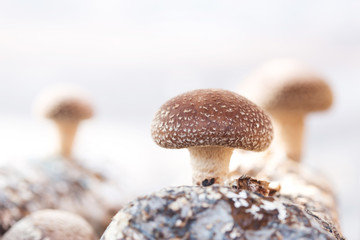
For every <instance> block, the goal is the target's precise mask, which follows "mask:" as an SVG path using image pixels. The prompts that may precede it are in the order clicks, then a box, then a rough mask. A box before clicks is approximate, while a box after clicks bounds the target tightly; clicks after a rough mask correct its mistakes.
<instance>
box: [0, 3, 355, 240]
mask: <svg viewBox="0 0 360 240" xmlns="http://www.w3.org/2000/svg"><path fill="white" fill-rule="evenodd" d="M359 8H360V3H359V2H358V1H350V0H345V1H341V2H338V1H325V0H321V1H299V2H296V3H291V4H289V1H286V0H276V1H275V2H274V1H271V2H270V1H266V0H260V1H246V2H245V1H241V2H240V1H239V2H229V3H227V4H223V3H222V2H219V1H190V0H185V1H181V2H172V1H155V2H152V1H145V0H142V1H141V0H140V1H126V2H124V1H115V0H106V1H101V2H97V1H85V0H77V1H68V0H66V1H61V2H54V1H40V0H34V1H21V0H16V1H2V2H1V3H0V13H1V14H0V22H1V33H0V34H1V37H0V53H1V54H0V66H1V67H0V79H1V87H0V133H1V138H0V146H2V148H1V151H0V161H1V162H2V163H5V162H16V161H17V160H18V159H25V158H29V157H33V158H34V157H39V156H41V155H45V156H48V155H49V152H52V150H53V149H54V147H55V146H56V142H55V140H56V138H55V137H53V136H52V135H55V131H54V129H53V127H52V126H51V125H50V123H48V122H47V121H42V120H38V119H33V118H32V116H31V113H30V111H29V109H30V106H31V102H32V100H33V99H34V98H35V96H36V95H37V94H38V93H39V91H40V90H41V89H42V88H44V87H45V86H49V85H51V84H57V83H59V82H60V83H61V82H63V81H66V82H68V83H73V84H77V85H80V86H83V87H85V88H86V89H87V91H88V92H89V94H90V95H91V96H93V97H94V99H93V101H94V102H95V103H96V104H97V107H96V109H97V118H96V119H90V120H88V121H86V122H84V123H83V124H82V125H83V127H81V128H80V129H79V134H78V136H77V139H76V141H77V142H76V144H77V146H76V148H74V149H73V150H74V151H73V156H74V157H76V158H77V159H86V160H87V161H89V163H90V161H92V160H93V161H96V160H97V159H108V160H110V161H112V162H114V163H115V164H118V165H119V166H120V167H119V168H117V169H118V171H120V170H121V172H120V173H118V175H119V176H122V177H123V178H124V179H125V182H124V186H125V188H126V189H127V190H130V189H134V188H135V189H137V190H138V192H139V193H149V192H153V191H156V190H158V189H159V188H161V187H162V186H165V185H180V184H184V181H189V182H188V184H190V183H191V169H190V166H189V164H188V163H187V162H186V161H184V159H188V152H187V150H178V151H172V150H167V149H162V148H159V147H158V146H156V144H154V143H153V141H152V139H151V136H150V133H149V123H150V122H151V119H152V118H153V114H154V112H155V111H156V110H157V108H158V107H159V106H160V105H161V104H162V103H164V102H165V101H166V100H167V99H170V98H171V97H172V96H175V95H177V94H180V93H182V92H186V91H189V90H193V89H198V88H223V89H229V90H233V91H236V90H238V85H239V82H240V81H241V80H242V79H244V78H245V77H246V76H247V75H248V73H249V72H250V71H251V70H252V69H255V68H257V67H258V66H260V65H261V64H262V63H264V62H266V61H268V60H270V59H274V58H279V57H290V58H295V59H299V60H301V61H303V62H305V63H307V64H309V65H311V66H312V67H313V68H314V69H316V71H318V72H320V73H322V74H323V75H324V76H325V77H326V79H328V81H329V85H330V86H331V87H332V89H333V91H334V95H335V96H336V103H335V104H334V106H333V107H332V108H331V110H330V111H329V112H328V113H327V114H325V115H321V116H318V115H316V114H312V115H310V116H309V117H308V119H307V120H308V121H307V129H306V134H307V136H306V141H305V142H304V144H305V145H304V149H306V151H304V152H303V156H302V162H303V163H306V164H307V165H311V166H312V167H314V168H317V169H321V170H322V172H324V173H325V174H326V175H327V176H328V177H329V178H334V181H333V182H332V186H333V187H335V188H336V195H337V197H338V198H339V203H340V209H339V210H340V213H341V215H340V217H341V222H342V228H343V232H344V235H345V236H347V237H348V238H349V239H359V238H360V229H359V228H358V223H359V222H360V206H359V204H358V203H359V202H360V193H359V191H356V190H354V189H359V187H360V186H359V185H360V180H359V176H360V172H359V171H360V166H359V164H360V162H359V161H358V156H359V153H358V149H359V148H360V145H359V141H358V135H359V134H358V131H356V129H358V127H357V126H358V122H359V121H360V112H359V111H358V110H357V109H359V102H360V96H359V94H358V88H359V81H358V79H359V75H360V73H359V69H360V54H359V49H360V41H359V34H358V31H357V29H359V23H360V15H359V14H358V9H359ZM329 136H331V137H329ZM339 139H343V141H341V142H340V141H339ZM135 142H136V144H134V143H135ZM233 157H234V158H235V159H236V158H237V156H236V152H235V153H234V156H233ZM169 159H171V161H169ZM232 161H233V160H232ZM235 162H236V161H235ZM159 165H160V166H162V167H158V166H159ZM176 171H181V172H183V174H181V175H180V174H179V175H178V174H173V173H174V172H176ZM164 179H167V181H166V182H164Z"/></svg>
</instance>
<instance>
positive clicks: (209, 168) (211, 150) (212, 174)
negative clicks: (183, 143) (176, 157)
mask: <svg viewBox="0 0 360 240" xmlns="http://www.w3.org/2000/svg"><path fill="white" fill-rule="evenodd" d="M188 149H189V152H190V158H191V166H192V170H193V175H192V179H193V184H195V185H200V186H209V185H212V184H214V183H218V184H223V183H224V182H225V181H226V180H227V178H228V174H229V163H230V158H231V155H232V153H233V150H234V149H233V148H228V147H219V146H206V147H190V148H188Z"/></svg>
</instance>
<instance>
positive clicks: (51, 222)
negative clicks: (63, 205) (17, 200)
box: [2, 209, 97, 240]
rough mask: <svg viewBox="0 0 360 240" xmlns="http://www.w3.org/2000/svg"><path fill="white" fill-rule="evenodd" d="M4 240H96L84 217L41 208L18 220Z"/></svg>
mask: <svg viewBox="0 0 360 240" xmlns="http://www.w3.org/2000/svg"><path fill="white" fill-rule="evenodd" d="M2 239H3V240H40V239H51V240H63V239H68V240H95V239H97V237H96V235H95V233H94V231H93V229H92V228H91V226H90V225H89V223H87V222H86V221H85V220H84V219H83V218H81V217H80V216H78V215H75V214H73V213H70V212H65V211H60V210H50V209H48V210H40V211H38V212H35V213H33V214H31V215H29V216H27V217H25V218H23V219H22V220H20V221H19V222H17V223H16V224H15V225H14V226H13V227H12V228H11V229H10V230H9V231H8V232H7V233H6V234H5V235H4V237H3V238H2Z"/></svg>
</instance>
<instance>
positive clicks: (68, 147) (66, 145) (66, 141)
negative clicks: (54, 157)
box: [56, 121, 79, 159]
mask: <svg viewBox="0 0 360 240" xmlns="http://www.w3.org/2000/svg"><path fill="white" fill-rule="evenodd" d="M78 125H79V121H56V126H57V128H58V134H59V152H60V154H61V155H62V156H64V157H65V158H67V159H71V153H72V147H73V143H74V139H75V135H76V131H77V128H78Z"/></svg>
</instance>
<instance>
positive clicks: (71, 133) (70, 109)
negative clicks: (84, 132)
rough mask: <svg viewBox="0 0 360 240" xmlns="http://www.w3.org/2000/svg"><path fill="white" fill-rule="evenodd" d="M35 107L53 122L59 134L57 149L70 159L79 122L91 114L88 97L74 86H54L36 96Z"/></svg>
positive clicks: (40, 113)
mask: <svg viewBox="0 0 360 240" xmlns="http://www.w3.org/2000/svg"><path fill="white" fill-rule="evenodd" d="M35 109H36V111H37V112H38V113H39V115H42V116H44V117H45V118H48V119H50V120H52V121H53V122H54V123H55V125H56V127H57V130H58V135H59V143H58V144H59V146H58V151H59V153H60V154H61V155H62V156H63V157H64V158H67V159H69V160H71V158H72V156H71V154H72V148H73V144H74V139H75V136H76V132H77V129H78V126H79V123H80V122H81V121H82V120H85V119H89V118H91V117H92V116H93V109H92V104H91V103H90V99H88V97H87V96H86V95H85V94H84V93H82V92H81V91H80V90H79V89H75V88H74V87H70V86H56V87H53V88H51V89H46V90H44V92H43V93H41V94H40V95H39V96H38V99H37V100H36V103H35Z"/></svg>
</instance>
